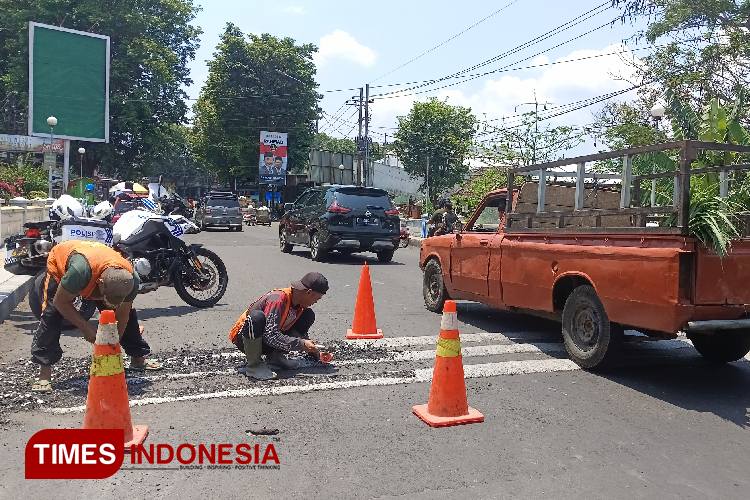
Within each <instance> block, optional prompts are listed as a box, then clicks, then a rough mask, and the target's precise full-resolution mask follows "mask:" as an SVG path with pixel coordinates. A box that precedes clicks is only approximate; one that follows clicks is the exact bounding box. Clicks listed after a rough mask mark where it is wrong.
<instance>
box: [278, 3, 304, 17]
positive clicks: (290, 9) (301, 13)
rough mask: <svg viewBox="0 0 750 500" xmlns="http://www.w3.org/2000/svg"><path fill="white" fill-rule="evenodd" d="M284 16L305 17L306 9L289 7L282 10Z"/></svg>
mask: <svg viewBox="0 0 750 500" xmlns="http://www.w3.org/2000/svg"><path fill="white" fill-rule="evenodd" d="M282 12H284V14H291V15H293V16H304V15H305V8H304V7H303V6H301V5H288V6H286V7H284V9H283V10H282Z"/></svg>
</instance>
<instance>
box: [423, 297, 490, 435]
mask: <svg viewBox="0 0 750 500" xmlns="http://www.w3.org/2000/svg"><path fill="white" fill-rule="evenodd" d="M412 411H413V412H414V414H415V415H416V416H418V417H419V418H421V419H422V420H424V421H425V422H426V423H427V424H428V425H430V426H432V427H448V426H451V425H459V424H473V423H477V422H484V415H482V414H481V413H479V412H478V411H477V410H475V409H474V408H472V407H470V406H469V404H468V402H467V401H466V384H465V383H464V365H463V362H462V360H461V340H460V339H459V337H458V317H457V314H456V303H455V302H453V301H452V300H447V301H446V302H445V306H444V307H443V319H442V321H441V323H440V337H439V338H438V342H437V352H436V353H435V368H434V370H433V372H432V386H431V387H430V399H429V400H428V403H427V404H426V405H416V406H414V407H412Z"/></svg>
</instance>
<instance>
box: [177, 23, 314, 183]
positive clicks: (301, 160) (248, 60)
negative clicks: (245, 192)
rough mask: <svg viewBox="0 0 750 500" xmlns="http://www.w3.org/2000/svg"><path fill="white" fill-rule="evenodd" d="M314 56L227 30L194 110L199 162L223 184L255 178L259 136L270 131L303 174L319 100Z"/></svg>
mask: <svg viewBox="0 0 750 500" xmlns="http://www.w3.org/2000/svg"><path fill="white" fill-rule="evenodd" d="M316 50H317V48H316V47H315V46H314V45H312V44H302V45H297V44H296V42H295V41H294V40H293V39H291V38H277V37H275V36H272V35H268V34H263V35H260V36H258V35H252V34H251V35H247V36H246V35H244V34H243V33H242V31H240V29H239V28H238V27H237V26H235V25H234V24H231V23H229V24H227V26H226V29H225V30H224V33H223V34H222V36H221V40H220V41H219V44H218V46H217V47H216V52H214V55H213V59H212V60H210V61H209V62H208V71H209V72H208V79H207V80H206V85H205V86H204V87H203V89H202V90H201V93H200V97H199V99H198V102H197V103H196V104H195V106H194V108H193V111H194V113H195V122H194V127H193V131H192V132H193V133H192V137H191V142H192V145H193V147H194V151H195V153H196V156H197V157H198V159H199V160H200V162H201V163H202V164H204V165H206V166H207V167H208V168H209V169H211V170H212V171H213V172H215V173H216V174H217V175H219V177H221V178H222V179H225V180H226V179H229V178H230V177H240V178H251V177H254V176H256V175H257V172H258V156H259V144H258V143H259V135H260V131H261V130H269V131H278V132H287V133H288V134H289V136H288V146H289V160H288V161H289V164H288V168H289V169H290V170H293V169H297V170H299V169H303V168H305V167H306V166H307V162H308V151H309V149H310V146H311V145H312V143H313V136H314V134H315V132H314V123H315V120H316V118H317V117H318V109H319V108H318V99H320V95H319V94H318V93H317V91H316V89H317V87H318V84H317V83H316V82H315V64H314V63H313V60H312V56H313V54H314V53H315V51H316Z"/></svg>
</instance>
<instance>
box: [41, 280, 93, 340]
mask: <svg viewBox="0 0 750 500" xmlns="http://www.w3.org/2000/svg"><path fill="white" fill-rule="evenodd" d="M46 275H47V272H46V271H42V272H40V273H39V274H37V275H36V278H34V286H32V287H31V290H29V307H30V308H31V312H33V313H34V316H36V318H37V319H39V318H41V317H42V296H43V293H44V292H43V290H42V289H43V288H44V277H45V276H46ZM73 305H74V306H75V308H76V310H77V311H78V312H79V313H80V314H81V316H82V317H83V319H85V320H86V321H88V320H90V319H91V317H92V316H93V315H94V313H95V312H96V302H94V301H91V300H86V299H82V298H80V297H76V299H75V300H74V301H73ZM60 326H61V328H62V329H63V330H75V328H76V327H75V326H73V325H72V324H71V323H70V322H69V321H68V320H67V319H63V320H62V323H61V325H60Z"/></svg>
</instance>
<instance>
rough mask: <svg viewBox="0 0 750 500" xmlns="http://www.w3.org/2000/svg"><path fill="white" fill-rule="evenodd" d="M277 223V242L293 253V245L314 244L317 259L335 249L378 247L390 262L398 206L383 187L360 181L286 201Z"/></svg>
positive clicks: (312, 252) (312, 251)
mask: <svg viewBox="0 0 750 500" xmlns="http://www.w3.org/2000/svg"><path fill="white" fill-rule="evenodd" d="M284 208H285V209H286V213H285V214H284V216H283V217H282V218H281V221H280V222H279V245H280V246H281V251H282V252H285V253H289V252H291V251H292V248H293V247H294V245H304V246H309V247H310V256H311V257H312V259H313V260H317V261H320V260H323V259H324V258H325V256H326V253H328V252H329V251H331V250H337V251H339V252H341V253H354V252H375V253H376V254H377V255H378V260H380V262H390V261H391V259H393V252H394V251H395V250H396V248H398V239H399V231H400V221H399V218H398V210H396V209H395V208H394V207H393V205H392V204H391V200H390V198H388V193H387V192H386V191H383V190H382V189H375V188H367V187H357V186H330V187H320V188H311V189H308V190H307V191H305V192H304V193H302V194H301V195H300V197H299V198H297V200H296V201H295V202H294V203H287V204H286V205H285V206H284Z"/></svg>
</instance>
